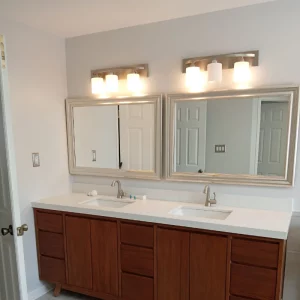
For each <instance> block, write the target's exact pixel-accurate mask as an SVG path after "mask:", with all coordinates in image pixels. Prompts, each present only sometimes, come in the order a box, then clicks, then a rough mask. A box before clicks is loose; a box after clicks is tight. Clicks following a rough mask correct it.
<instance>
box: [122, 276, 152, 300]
mask: <svg viewBox="0 0 300 300" xmlns="http://www.w3.org/2000/svg"><path fill="white" fill-rule="evenodd" d="M121 294H122V299H124V300H141V299H143V300H153V299H154V284H153V279H152V278H148V277H142V276H137V275H133V274H126V273H122V292H121Z"/></svg>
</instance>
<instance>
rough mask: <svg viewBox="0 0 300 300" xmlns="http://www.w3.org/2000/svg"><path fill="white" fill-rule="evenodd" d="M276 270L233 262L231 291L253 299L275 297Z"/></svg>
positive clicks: (269, 299)
mask: <svg viewBox="0 0 300 300" xmlns="http://www.w3.org/2000/svg"><path fill="white" fill-rule="evenodd" d="M276 283H277V272H276V270H271V269H264V268H258V267H251V266H244V265H238V264H231V281H230V293H231V294H232V295H238V296H244V297H246V298H247V297H248V298H253V299H264V300H273V299H275V293H276Z"/></svg>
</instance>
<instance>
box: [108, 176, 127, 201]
mask: <svg viewBox="0 0 300 300" xmlns="http://www.w3.org/2000/svg"><path fill="white" fill-rule="evenodd" d="M116 183H117V184H118V194H117V198H123V197H124V196H125V193H124V191H123V190H122V188H121V182H120V181H119V180H114V181H113V182H112V183H111V186H115V185H116Z"/></svg>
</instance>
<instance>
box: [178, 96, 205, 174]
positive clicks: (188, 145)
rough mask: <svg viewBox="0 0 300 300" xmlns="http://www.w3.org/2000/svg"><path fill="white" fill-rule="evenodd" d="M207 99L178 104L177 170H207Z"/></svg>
mask: <svg viewBox="0 0 300 300" xmlns="http://www.w3.org/2000/svg"><path fill="white" fill-rule="evenodd" d="M206 113H207V101H194V102H190V101H189V102H180V103H177V104H176V150H175V157H176V166H175V167H176V171H177V172H199V173H202V172H204V171H205V151H206Z"/></svg>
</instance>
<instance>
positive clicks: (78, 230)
mask: <svg viewBox="0 0 300 300" xmlns="http://www.w3.org/2000/svg"><path fill="white" fill-rule="evenodd" d="M65 222H66V243H67V265H68V268H67V269H68V273H67V276H68V284H69V285H73V286H76V287H81V288H85V289H92V287H93V286H92V251H91V228H90V220H89V219H85V218H78V217H71V216H66V219H65Z"/></svg>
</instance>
